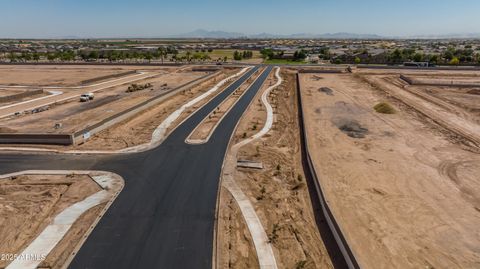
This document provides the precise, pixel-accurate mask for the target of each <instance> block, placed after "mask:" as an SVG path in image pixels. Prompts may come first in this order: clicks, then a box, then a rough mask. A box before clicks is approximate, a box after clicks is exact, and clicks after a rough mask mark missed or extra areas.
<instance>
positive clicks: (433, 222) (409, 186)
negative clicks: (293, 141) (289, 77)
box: [301, 70, 480, 268]
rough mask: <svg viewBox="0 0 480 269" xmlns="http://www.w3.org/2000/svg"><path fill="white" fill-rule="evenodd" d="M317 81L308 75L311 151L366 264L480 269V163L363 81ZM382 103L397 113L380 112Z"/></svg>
mask: <svg viewBox="0 0 480 269" xmlns="http://www.w3.org/2000/svg"><path fill="white" fill-rule="evenodd" d="M388 71H390V70H388ZM378 72H379V73H380V72H381V71H378ZM409 72H411V71H409ZM320 77H321V78H320V79H313V77H312V76H311V75H301V83H302V89H301V90H302V100H303V104H304V109H305V121H306V127H307V136H308V139H309V141H308V146H309V149H310V153H311V155H312V158H313V161H314V162H315V169H316V171H317V174H318V175H319V178H320V179H321V182H320V184H321V185H322V187H323V189H324V191H325V193H326V198H327V200H328V203H329V204H330V206H331V208H332V211H333V213H334V215H335V217H336V218H337V221H338V222H339V224H340V226H341V229H342V230H343V232H344V233H345V235H346V237H347V240H348V242H349V244H350V246H351V247H352V249H353V251H354V253H355V255H356V256H357V258H358V260H359V262H360V264H361V265H362V266H363V267H364V268H478V267H480V248H479V246H480V178H479V177H478V175H479V174H480V155H479V154H477V153H474V152H475V150H474V149H472V148H471V145H470V144H469V143H464V142H465V141H464V140H465V139H464V138H463V137H461V136H458V135H457V134H453V133H452V132H451V131H450V130H449V129H446V128H444V127H442V126H440V125H437V124H436V123H434V122H433V121H432V120H431V119H429V118H428V117H426V116H425V114H421V113H418V112H417V110H414V109H413V108H412V107H410V106H406V105H405V103H403V102H401V101H398V100H399V99H398V98H397V96H394V97H395V98H391V97H389V96H388V95H387V94H386V91H384V90H382V89H380V88H379V87H372V86H371V85H369V84H368V83H365V82H364V81H363V80H362V79H361V78H359V77H357V76H354V75H351V74H344V75H333V74H322V75H320ZM322 87H327V88H329V89H331V93H330V94H328V93H326V92H325V91H322V90H321V88H322ZM407 93H408V92H407ZM405 94H406V93H405ZM422 100H424V102H428V101H427V100H425V99H422ZM381 101H387V102H389V103H390V104H391V105H392V106H393V107H394V108H395V110H396V111H397V113H396V114H392V115H387V114H379V113H377V112H375V111H374V110H373V109H372V107H373V106H374V105H375V104H377V103H379V102H381ZM425 105H427V104H425ZM429 105H432V104H429ZM414 107H415V109H417V108H420V109H421V106H414Z"/></svg>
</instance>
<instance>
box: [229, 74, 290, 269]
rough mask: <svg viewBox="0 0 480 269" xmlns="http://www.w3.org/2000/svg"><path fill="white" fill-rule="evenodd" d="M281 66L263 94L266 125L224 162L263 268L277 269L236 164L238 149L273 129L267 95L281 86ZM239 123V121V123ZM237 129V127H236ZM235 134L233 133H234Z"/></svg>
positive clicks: (234, 149) (234, 148)
mask: <svg viewBox="0 0 480 269" xmlns="http://www.w3.org/2000/svg"><path fill="white" fill-rule="evenodd" d="M279 72H280V68H279V67H277V71H276V74H275V76H276V77H277V79H278V81H277V83H275V84H274V85H272V86H270V87H269V88H267V89H266V90H265V91H264V92H263V94H262V102H263V104H264V105H265V107H266V108H267V120H266V122H265V125H264V127H263V128H262V130H261V131H260V132H258V133H256V134H255V135H253V136H251V137H250V138H247V139H245V140H242V141H240V142H238V143H237V144H235V145H233V146H232V147H231V149H230V151H229V152H228V153H227V156H226V157H225V162H224V171H225V173H224V174H223V181H222V185H223V186H224V187H225V188H226V189H227V190H228V191H229V192H230V193H231V194H232V196H233V197H234V199H235V201H236V202H237V204H238V206H239V208H240V211H241V212H242V215H243V218H244V219H245V222H246V223H247V227H248V230H249V231H250V234H251V236H252V239H253V243H254V245H255V250H256V252H257V257H258V262H259V265H260V268H261V269H277V268H278V267H277V261H276V259H275V254H274V252H273V249H272V245H271V244H270V243H269V239H268V235H267V233H266V232H265V229H264V228H263V225H262V223H261V221H260V218H259V217H258V215H257V213H256V212H255V208H254V207H253V205H252V203H251V202H250V200H249V198H248V197H247V196H246V195H245V193H244V192H243V191H242V190H241V188H240V187H239V186H238V185H237V183H236V182H235V179H234V173H235V164H236V161H237V152H238V150H239V149H240V148H241V147H242V146H244V145H246V144H248V143H250V142H252V141H254V140H256V139H258V138H260V137H262V136H263V135H265V134H266V133H268V131H269V130H270V129H271V127H272V125H273V109H272V106H271V105H270V103H268V99H267V96H268V94H269V93H270V91H271V90H272V89H274V88H275V87H277V86H279V85H280V84H281V83H282V81H283V80H282V78H281V77H280V75H279ZM237 124H238V123H237ZM235 129H236V128H235ZM232 135H233V134H232Z"/></svg>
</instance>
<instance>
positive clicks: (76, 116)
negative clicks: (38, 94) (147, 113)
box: [0, 72, 206, 133]
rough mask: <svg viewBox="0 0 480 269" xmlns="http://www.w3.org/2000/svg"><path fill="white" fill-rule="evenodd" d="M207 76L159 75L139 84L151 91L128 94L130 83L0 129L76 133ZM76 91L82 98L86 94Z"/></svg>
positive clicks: (4, 124)
mask: <svg viewBox="0 0 480 269" xmlns="http://www.w3.org/2000/svg"><path fill="white" fill-rule="evenodd" d="M205 74H206V73H203V72H171V73H163V72H162V73H158V76H156V77H153V78H148V79H144V80H140V81H136V82H135V83H136V84H139V85H144V84H147V83H150V84H151V85H152V87H151V88H148V89H145V90H141V91H136V92H126V90H127V88H128V85H130V83H129V84H127V85H120V86H116V87H112V88H106V89H103V90H100V91H97V92H95V99H94V100H92V101H89V102H84V103H82V102H79V100H78V99H77V98H74V99H71V100H68V101H66V102H62V103H59V104H56V105H50V106H49V109H48V110H46V111H42V112H39V113H34V114H32V113H26V114H22V115H20V116H11V117H9V118H8V119H5V120H3V121H2V123H1V124H0V127H8V129H9V130H10V132H19V133H72V132H75V131H78V130H81V129H83V128H85V127H87V126H89V125H92V124H95V123H96V122H99V121H101V120H103V119H105V118H107V117H109V116H111V115H114V114H116V113H119V112H121V111H123V110H125V109H127V108H129V107H132V106H134V105H136V104H139V103H141V102H143V101H146V100H148V99H150V98H152V97H154V96H157V95H159V94H162V93H164V92H166V91H167V90H169V89H172V88H175V87H178V86H180V85H183V84H185V83H187V82H190V81H192V80H194V79H196V78H199V77H201V76H204V75H205ZM76 91H77V92H78V95H80V94H81V93H83V92H84V91H85V90H76ZM56 124H61V127H60V128H55V125H56ZM4 129H5V128H4Z"/></svg>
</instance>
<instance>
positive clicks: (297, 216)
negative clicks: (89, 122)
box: [218, 70, 331, 268]
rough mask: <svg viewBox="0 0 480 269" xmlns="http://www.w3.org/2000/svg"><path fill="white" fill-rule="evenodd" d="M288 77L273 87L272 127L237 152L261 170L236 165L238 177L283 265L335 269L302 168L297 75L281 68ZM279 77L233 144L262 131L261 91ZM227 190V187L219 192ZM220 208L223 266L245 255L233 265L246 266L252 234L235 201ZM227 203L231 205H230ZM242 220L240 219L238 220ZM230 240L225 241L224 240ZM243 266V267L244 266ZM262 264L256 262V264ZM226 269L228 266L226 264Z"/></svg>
mask: <svg viewBox="0 0 480 269" xmlns="http://www.w3.org/2000/svg"><path fill="white" fill-rule="evenodd" d="M281 76H282V77H283V78H284V79H285V80H286V82H284V83H283V84H282V85H281V86H279V88H278V89H277V90H273V92H272V93H271V95H270V97H269V101H270V103H271V104H272V106H273V108H274V117H275V120H274V125H273V128H272V130H271V131H270V132H269V133H268V134H266V135H265V136H264V137H263V138H261V139H259V140H257V141H254V142H252V143H250V144H248V145H246V146H244V147H242V148H241V149H240V150H239V153H238V156H237V158H238V159H239V160H252V161H254V162H261V163H262V164H263V167H264V168H263V169H259V170H257V169H246V168H237V170H236V171H235V174H234V175H235V176H234V178H235V181H236V182H237V184H238V185H239V186H240V188H241V189H242V191H243V192H244V193H245V194H246V195H247V196H248V197H249V198H250V201H251V203H252V204H253V206H254V207H255V211H256V213H257V215H258V216H259V218H260V220H261V222H262V224H263V226H264V228H265V229H266V232H267V234H268V236H269V239H270V240H271V243H272V245H273V249H274V254H275V258H276V260H277V265H278V267H279V268H331V262H330V261H329V257H328V254H327V251H326V249H325V247H324V246H323V244H322V239H321V237H320V234H319V232H318V229H317V227H316V224H315V219H314V216H313V211H312V206H311V204H310V197H309V193H308V188H307V186H306V182H305V177H304V175H303V170H302V166H301V159H300V158H301V156H300V140H299V133H298V122H297V104H296V95H295V76H294V73H293V72H287V71H285V70H284V71H282V72H281ZM275 81H276V79H275V77H274V72H272V73H271V74H270V76H269V78H268V80H267V81H266V83H265V84H264V85H263V88H262V90H261V91H259V92H258V94H257V95H256V96H255V98H254V99H253V101H252V103H251V104H250V106H249V108H248V110H247V111H246V112H245V114H244V115H243V117H242V119H241V121H240V123H239V125H238V127H237V130H236V131H235V135H234V137H233V141H232V144H235V143H237V142H238V141H240V140H242V139H244V138H246V137H249V136H251V135H253V134H254V133H256V132H258V131H259V130H260V129H261V128H262V126H263V124H264V123H265V120H266V111H265V108H264V107H263V105H262V103H261V94H262V92H263V90H265V89H266V88H267V87H268V86H270V85H272V84H274V83H275ZM225 192H227V191H226V190H225V189H224V188H222V189H221V193H225ZM220 199H221V200H220V207H219V219H220V220H221V221H219V227H218V231H219V233H220V240H219V241H220V246H222V245H223V246H225V245H228V246H231V247H228V248H221V249H220V250H219V252H220V254H219V255H220V261H221V263H220V264H229V263H228V259H232V257H233V260H234V261H237V260H236V259H235V257H243V258H244V259H243V260H240V261H239V262H240V263H238V262H237V263H234V265H235V266H231V267H230V268H250V267H246V264H247V261H249V260H248V259H247V258H246V257H248V258H250V256H247V255H245V253H251V252H246V251H245V247H246V246H248V247H249V248H251V249H254V246H253V243H252V242H251V240H249V238H248V237H244V236H243V234H244V232H245V231H244V230H243V229H242V227H243V226H239V225H238V222H239V221H241V222H244V220H243V217H242V215H241V214H240V215H239V214H235V213H236V212H237V211H235V210H236V209H235V208H232V207H231V206H230V201H231V199H230V198H229V197H226V195H225V194H222V196H221V198H220ZM227 205H229V206H227ZM238 218H241V219H240V220H239V219H238ZM225 241H227V243H226V242H225ZM242 266H243V267H242ZM256 266H258V265H256ZM227 268H228V267H227ZM254 268H255V267H254Z"/></svg>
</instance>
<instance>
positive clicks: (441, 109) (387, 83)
mask: <svg viewBox="0 0 480 269" xmlns="http://www.w3.org/2000/svg"><path fill="white" fill-rule="evenodd" d="M357 77H359V78H362V79H363V80H364V81H366V82H368V83H370V84H371V85H372V86H374V87H375V88H377V89H379V90H381V91H385V92H386V93H388V94H389V95H391V96H392V97H395V98H397V100H400V101H402V102H404V103H405V104H407V105H408V106H411V107H413V108H415V109H416V110H417V111H419V112H420V113H422V114H424V115H425V116H426V117H429V118H430V119H432V120H434V121H435V122H437V123H438V124H440V125H442V126H443V127H444V128H447V129H449V130H450V131H452V132H454V133H455V134H456V135H458V136H460V137H463V138H464V142H465V143H466V144H473V145H476V148H477V149H476V150H479V148H480V125H478V121H477V120H478V118H476V117H475V116H472V115H471V114H470V113H465V111H464V110H463V109H459V108H458V107H457V106H454V105H451V104H449V103H448V102H445V101H442V100H439V99H436V98H432V97H431V96H429V95H428V94H424V93H422V92H420V91H416V90H415V89H411V88H410V86H409V85H408V84H407V83H406V82H403V81H401V80H400V79H398V78H397V77H395V76H371V75H367V76H357Z"/></svg>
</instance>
